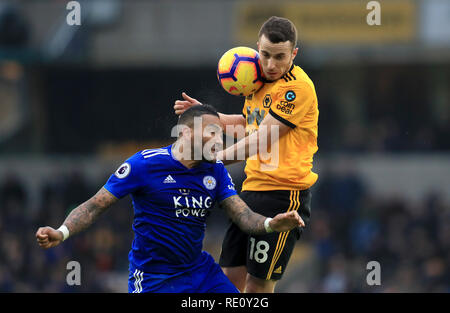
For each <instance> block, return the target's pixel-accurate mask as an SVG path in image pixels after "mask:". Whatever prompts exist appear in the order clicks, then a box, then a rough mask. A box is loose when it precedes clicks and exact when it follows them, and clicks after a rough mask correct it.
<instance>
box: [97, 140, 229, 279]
mask: <svg viewBox="0 0 450 313" xmlns="http://www.w3.org/2000/svg"><path fill="white" fill-rule="evenodd" d="M171 148H172V146H171V145H170V146H168V147H164V148H161V149H148V150H143V151H140V152H138V153H136V154H135V155H133V156H132V157H130V158H129V159H127V160H126V161H125V163H123V164H122V165H121V166H120V167H119V168H118V169H117V171H116V172H115V173H114V174H113V175H111V177H110V178H109V180H108V181H107V183H106V184H105V186H104V187H105V188H106V189H107V190H108V191H109V192H111V193H112V194H113V195H114V196H116V197H117V198H123V197H124V196H126V195H127V194H131V198H132V202H133V207H134V221H133V231H134V233H135V236H134V240H133V244H132V248H131V251H130V253H129V261H130V263H131V265H132V266H133V267H134V268H138V269H140V270H141V271H144V272H147V273H164V274H172V273H177V272H182V271H184V270H187V269H189V268H190V267H192V266H194V265H195V264H196V263H198V262H200V261H201V260H200V258H201V257H202V253H201V251H202V244H203V238H204V234H205V228H206V224H205V222H206V217H207V215H208V214H209V212H210V210H211V209H212V208H213V206H214V204H215V203H216V202H220V201H222V200H224V199H226V198H228V197H230V196H232V195H236V191H235V189H234V184H233V182H232V179H231V176H230V175H229V174H228V171H227V170H226V168H225V166H224V165H223V163H222V162H220V161H219V162H217V163H208V162H202V163H200V164H199V165H198V166H196V167H194V168H191V169H189V168H187V167H185V166H184V165H183V164H181V163H180V162H179V161H178V160H176V159H175V158H174V157H173V155H172V149H171Z"/></svg>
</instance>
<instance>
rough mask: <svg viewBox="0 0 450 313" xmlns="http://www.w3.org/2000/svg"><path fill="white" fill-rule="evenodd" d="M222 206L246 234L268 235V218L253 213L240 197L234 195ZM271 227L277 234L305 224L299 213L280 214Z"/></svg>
mask: <svg viewBox="0 0 450 313" xmlns="http://www.w3.org/2000/svg"><path fill="white" fill-rule="evenodd" d="M220 205H221V206H222V207H223V208H224V209H225V210H226V211H227V214H228V216H229V217H230V218H231V220H232V221H233V222H234V223H235V224H236V225H237V226H238V227H239V228H240V229H241V230H242V231H243V232H245V233H247V234H252V235H262V234H266V233H267V231H266V228H265V226H264V222H265V220H266V219H267V217H266V216H263V215H261V214H258V213H256V212H253V211H252V210H251V209H250V208H249V207H248V206H247V204H245V202H244V201H242V199H241V198H240V197H239V196H238V195H234V196H231V197H228V198H226V199H225V200H223V201H222V202H221V203H220ZM269 226H270V228H271V229H272V230H274V231H276V232H285V231H289V230H291V229H293V228H295V227H298V226H302V227H304V226H305V223H304V222H303V220H302V219H301V217H300V216H299V215H298V213H297V211H291V212H287V213H280V214H278V215H276V216H275V217H274V218H273V219H272V220H270V222H269Z"/></svg>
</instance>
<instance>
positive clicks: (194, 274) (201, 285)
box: [128, 252, 239, 293]
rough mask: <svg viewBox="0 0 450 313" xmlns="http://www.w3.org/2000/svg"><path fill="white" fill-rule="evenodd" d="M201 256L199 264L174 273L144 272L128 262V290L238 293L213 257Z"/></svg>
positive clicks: (134, 291) (205, 253) (205, 254)
mask: <svg viewBox="0 0 450 313" xmlns="http://www.w3.org/2000/svg"><path fill="white" fill-rule="evenodd" d="M203 256H204V257H203V259H204V260H202V262H201V264H199V265H196V266H194V267H193V268H192V269H189V270H187V271H183V272H180V273H175V274H154V273H144V272H143V271H141V270H139V269H137V268H135V267H134V266H132V265H131V264H130V274H129V277H128V292H129V293H141V292H160V293H239V290H238V289H237V288H236V287H235V286H234V285H233V284H232V283H231V281H230V280H229V279H228V277H226V276H225V274H224V273H223V271H222V269H221V268H220V266H219V264H217V263H216V262H215V261H214V259H213V257H212V256H211V255H209V254H208V253H207V252H203Z"/></svg>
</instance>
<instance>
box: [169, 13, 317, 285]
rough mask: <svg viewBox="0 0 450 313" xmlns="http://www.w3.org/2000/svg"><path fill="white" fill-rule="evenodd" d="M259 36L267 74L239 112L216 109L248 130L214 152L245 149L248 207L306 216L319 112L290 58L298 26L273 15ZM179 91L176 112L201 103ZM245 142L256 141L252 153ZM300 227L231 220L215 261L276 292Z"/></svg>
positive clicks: (228, 122)
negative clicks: (276, 228) (253, 230)
mask: <svg viewBox="0 0 450 313" xmlns="http://www.w3.org/2000/svg"><path fill="white" fill-rule="evenodd" d="M258 38H259V39H258V52H259V55H260V60H261V67H262V71H263V73H264V76H265V80H266V81H265V84H264V86H263V87H262V88H261V89H260V90H258V91H257V92H255V93H254V94H253V95H250V96H248V97H247V98H246V100H245V103H244V108H243V110H242V114H219V115H220V121H221V122H222V123H223V124H224V126H225V129H226V128H228V127H229V126H242V127H245V129H246V134H247V135H246V137H245V138H243V139H241V140H239V141H238V142H237V143H236V144H234V145H232V146H231V147H228V148H226V149H225V150H224V151H222V152H220V153H219V154H218V158H220V159H221V160H223V162H224V163H225V164H230V163H233V162H235V161H236V157H237V156H238V155H239V153H240V152H245V158H246V159H247V163H246V167H245V173H246V176H247V178H246V179H245V181H244V183H243V186H242V192H241V194H240V195H241V198H242V199H243V200H244V201H245V202H246V203H247V205H248V206H249V207H250V208H252V209H253V210H254V211H256V212H258V213H260V214H264V215H267V216H275V215H276V214H278V213H280V212H286V211H292V210H296V211H298V213H299V214H300V216H301V217H302V219H303V221H304V222H305V223H306V224H308V222H309V218H310V213H311V192H310V190H309V188H310V187H311V186H312V185H314V183H315V182H316V181H317V178H318V176H317V174H316V173H314V172H313V171H312V162H313V155H314V153H315V152H316V151H317V149H318V147H317V126H318V116H319V111H318V103H317V96H316V92H315V89H314V84H313V82H312V81H311V79H310V78H309V77H308V75H307V74H306V73H305V72H304V71H303V70H302V69H301V68H300V67H299V66H297V65H294V63H293V60H294V58H295V57H296V55H297V52H298V48H297V30H296V28H295V25H294V24H293V23H292V22H291V21H289V20H288V19H285V18H280V17H275V16H273V17H271V18H270V19H268V20H267V21H266V22H264V24H263V25H262V27H261V29H260V32H259V36H258ZM182 96H183V99H184V100H177V101H175V105H174V110H175V113H176V114H181V113H182V112H184V111H185V110H186V109H187V108H189V107H191V106H192V105H198V104H201V103H200V102H199V101H197V100H196V99H194V98H191V97H189V96H188V95H187V94H185V93H183V94H182ZM276 136H278V138H275V140H273V138H274V137H276ZM261 142H265V143H266V144H267V146H268V148H267V151H270V152H271V153H270V156H271V157H270V158H267V156H265V157H263V156H262V155H261V154H260V152H261V153H262V152H263V151H260V147H261V145H260V144H261ZM274 143H275V144H274ZM251 146H256V147H257V148H256V150H254V153H253V155H252V153H251V151H252V149H250V147H251ZM275 149H276V151H272V150H275ZM274 152H276V153H274ZM229 156H232V159H231V160H230V159H229ZM274 156H276V157H274ZM301 233H302V229H300V228H298V229H295V230H292V231H290V232H285V233H280V234H277V233H270V234H265V235H262V236H249V235H247V234H245V233H243V232H242V231H240V230H239V228H238V227H237V226H236V225H235V224H233V223H230V226H229V227H228V229H227V233H226V235H225V238H224V241H223V244H222V253H221V256H220V261H219V264H220V265H221V266H222V269H223V271H224V272H225V274H226V275H227V276H228V278H229V279H230V280H231V281H232V282H233V283H234V284H235V286H236V287H237V288H238V289H239V290H240V291H245V292H274V288H275V284H276V282H277V280H279V279H281V277H282V275H283V273H284V271H285V270H286V266H287V264H288V261H289V258H290V256H291V253H292V250H293V248H294V246H295V243H296V241H297V240H298V239H299V238H300V235H301Z"/></svg>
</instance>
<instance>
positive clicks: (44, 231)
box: [36, 226, 63, 249]
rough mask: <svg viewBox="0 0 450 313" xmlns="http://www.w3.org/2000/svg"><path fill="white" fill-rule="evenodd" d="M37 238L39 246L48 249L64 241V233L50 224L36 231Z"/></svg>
mask: <svg viewBox="0 0 450 313" xmlns="http://www.w3.org/2000/svg"><path fill="white" fill-rule="evenodd" d="M36 239H37V242H38V244H39V247H41V248H44V249H48V248H53V247H55V246H57V245H59V244H60V243H61V242H62V241H63V234H62V232H60V231H59V230H56V229H53V228H51V227H49V226H47V227H40V228H39V229H38V231H37V232H36Z"/></svg>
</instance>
